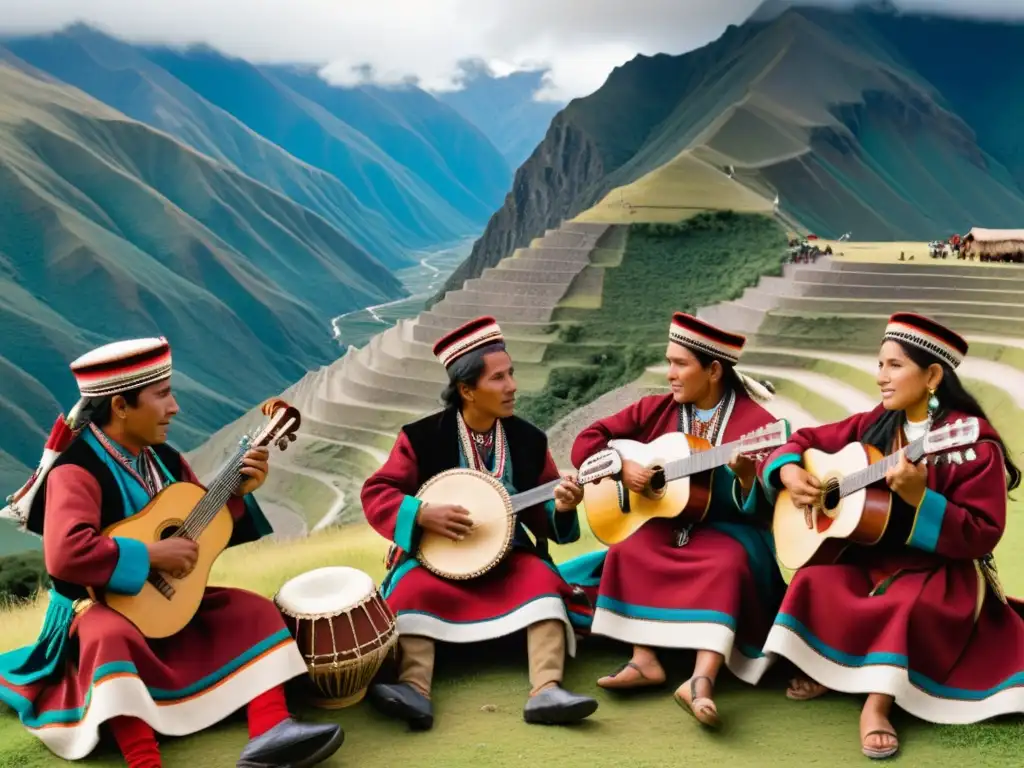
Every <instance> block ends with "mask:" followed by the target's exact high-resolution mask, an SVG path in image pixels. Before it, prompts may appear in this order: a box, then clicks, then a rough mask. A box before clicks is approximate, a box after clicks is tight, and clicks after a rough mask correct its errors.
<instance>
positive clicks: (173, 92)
mask: <svg viewBox="0 0 1024 768" xmlns="http://www.w3.org/2000/svg"><path fill="white" fill-rule="evenodd" d="M5 44H6V46H7V48H8V49H9V50H10V51H11V52H12V53H13V54H15V55H16V56H17V57H18V58H19V59H21V60H22V61H25V62H28V63H29V64H31V65H32V66H33V67H37V68H38V70H41V71H45V72H47V73H48V74H49V75H51V76H52V77H54V78H57V79H58V80H60V81H62V82H65V83H67V84H69V85H72V86H74V87H76V88H79V89H81V90H83V91H85V92H86V93H88V94H89V95H90V96H93V97H94V98H96V99H98V100H99V101H102V102H103V103H105V104H107V105H109V106H111V107H113V108H114V109H116V110H118V111H119V112H123V113H124V114H125V115H128V116H129V117H131V118H133V119H135V120H138V121H139V122H142V123H146V124H147V125H151V126H153V127H154V128H158V129H159V130H162V131H164V132H166V133H168V134H170V135H172V136H174V137H175V138H176V139H178V140H179V141H182V142H183V143H185V144H188V145H189V146H191V147H193V148H194V149H196V150H198V151H199V152H202V153H203V154H205V155H208V156H209V157H212V158H213V159H215V160H218V161H220V162H222V163H225V164H227V165H231V166H234V167H235V168H237V169H238V170H239V171H241V172H242V173H245V174H246V175H248V176H249V177H251V178H253V179H255V180H256V181H259V182H261V183H263V184H266V185H267V186H268V187H270V188H271V189H273V190H275V191H277V192H280V193H282V194H284V195H285V196H287V197H289V198H291V199H292V200H294V201H295V202H297V203H299V204H300V205H302V206H304V207H306V208H308V209H309V210H311V211H313V212H314V213H318V214H320V215H321V216H323V217H324V218H325V219H326V220H327V221H329V222H330V223H331V224H333V225H334V226H335V227H337V228H338V229H339V230H340V231H341V232H342V233H344V234H345V235H346V237H348V239H350V240H352V242H354V243H356V244H357V245H359V246H360V247H362V248H363V249H364V250H366V251H367V252H368V253H370V254H372V255H373V256H375V257H376V258H377V259H378V260H380V261H381V263H383V264H385V265H387V266H389V267H391V268H400V267H402V266H405V265H407V264H408V263H410V260H409V258H408V257H407V256H405V255H404V253H403V250H404V248H406V247H409V246H411V245H413V244H414V242H415V240H414V239H413V238H411V237H410V238H408V240H407V241H405V242H403V240H402V239H401V238H400V237H398V236H396V235H394V234H393V233H392V232H391V231H390V229H389V224H388V222H387V221H386V220H385V218H384V216H382V215H381V214H380V213H379V212H377V211H372V210H370V209H368V208H367V207H366V206H364V205H363V204H362V203H361V202H360V201H359V200H358V199H357V198H356V197H355V195H353V193H352V192H351V191H350V190H349V189H348V188H346V187H345V186H344V185H343V184H342V183H341V182H340V181H339V180H338V179H336V178H335V177H334V176H332V175H331V174H329V173H327V172H325V171H323V170H321V169H319V168H315V167H313V166H310V165H308V164H306V163H303V162H301V161H300V160H298V159H297V158H295V157H293V156H291V155H289V154H288V153H287V152H285V151H284V150H283V149H281V148H280V147H278V146H276V145H275V144H272V143H271V142H269V141H267V140H266V139H265V138H263V137H262V136H259V135H258V134H256V133H254V132H253V131H252V130H250V129H249V128H247V127H246V126H245V125H243V124H242V123H241V122H239V121H238V120H236V119H235V118H234V117H232V116H231V115H229V114H228V113H227V112H225V111H224V110H222V109H220V108H219V107H216V106H214V105H212V104H210V103H209V102H208V101H206V100H205V99H203V98H202V97H201V96H199V94H197V93H195V92H194V91H192V90H191V89H190V88H188V87H187V86H186V85H185V84H184V83H181V82H180V81H178V80H176V79H175V78H174V77H173V76H171V75H170V74H169V73H168V72H166V71H164V70H162V69H161V68H160V67H158V66H157V65H156V64H154V63H153V62H151V61H150V60H149V59H147V58H146V57H145V56H143V55H142V54H141V53H140V52H139V51H138V50H137V49H135V48H134V47H133V46H131V45H128V44H127V43H123V42H121V41H119V40H116V39H114V38H111V37H108V36H106V35H103V34H101V33H99V32H96V31H94V30H91V29H89V28H88V27H84V26H81V25H78V26H75V27H72V28H70V29H68V30H66V31H64V32H61V33H57V34H53V35H47V36H40V37H26V38H15V39H8V40H6V41H5Z"/></svg>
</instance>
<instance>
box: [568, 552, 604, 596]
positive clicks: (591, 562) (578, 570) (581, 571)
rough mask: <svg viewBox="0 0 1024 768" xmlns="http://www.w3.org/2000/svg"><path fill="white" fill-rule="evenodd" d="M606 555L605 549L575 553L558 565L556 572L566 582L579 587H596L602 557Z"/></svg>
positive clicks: (601, 565) (598, 581) (602, 563)
mask: <svg viewBox="0 0 1024 768" xmlns="http://www.w3.org/2000/svg"><path fill="white" fill-rule="evenodd" d="M607 556H608V550H607V549H599V550H597V551H595V552H587V553H586V554H583V555H577V556H576V557H574V558H572V560H566V561H565V562H564V563H562V564H561V565H559V566H558V572H559V573H560V574H561V575H562V578H563V579H565V581H566V583H568V584H576V585H578V586H581V587H596V586H598V585H599V584H600V583H601V569H602V568H603V567H604V559H605V558H606V557H607Z"/></svg>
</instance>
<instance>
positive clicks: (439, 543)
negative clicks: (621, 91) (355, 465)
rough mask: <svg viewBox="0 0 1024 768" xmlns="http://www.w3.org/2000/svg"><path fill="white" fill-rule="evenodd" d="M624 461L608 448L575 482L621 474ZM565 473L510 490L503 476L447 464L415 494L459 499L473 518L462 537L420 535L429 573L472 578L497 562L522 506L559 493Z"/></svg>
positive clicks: (419, 554)
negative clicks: (513, 492)
mask: <svg viewBox="0 0 1024 768" xmlns="http://www.w3.org/2000/svg"><path fill="white" fill-rule="evenodd" d="M621 471H622V462H621V461H620V460H619V456H618V454H617V453H616V452H615V451H612V450H604V451H600V452H599V453H596V454H594V455H593V456H591V457H590V458H589V459H587V460H586V461H585V462H584V463H583V464H582V465H581V466H580V468H579V471H578V472H577V473H576V482H577V484H579V485H582V486H584V487H586V486H587V484H589V483H594V482H597V481H598V480H600V479H602V478H605V477H611V476H613V475H617V474H618V473H620V472H621ZM561 484H562V478H558V479H557V480H552V481H551V482H548V483H544V484H543V485H539V486H537V487H536V488H531V489H530V490H528V491H522V492H521V493H517V494H515V495H514V496H513V495H511V494H509V492H508V491H507V490H506V489H505V486H504V485H502V484H501V481H500V480H498V479H497V478H495V477H492V476H491V475H488V474H485V473H484V472H478V471H477V470H475V469H465V468H457V469H449V470H446V471H444V472H439V473H438V474H436V475H434V477H432V478H430V479H429V480H427V482H425V483H424V484H423V486H422V487H421V488H420V489H419V491H417V493H416V498H417V499H419V500H420V501H422V502H424V503H426V504H437V505H441V504H458V505H460V506H462V507H464V508H465V509H466V510H467V511H468V512H469V516H470V519H471V521H472V529H471V530H470V532H469V534H468V535H467V536H466V538H465V539H464V540H462V541H452V540H451V539H449V538H447V537H445V536H442V535H440V534H438V533H434V532H433V531H426V530H425V531H423V532H422V534H421V535H420V542H419V547H418V549H417V551H416V559H417V560H419V561H420V564H421V565H423V567H424V568H426V569H427V570H428V571H430V572H431V573H433V574H435V575H437V576H440V577H442V578H445V579H450V580H452V581H463V580H466V579H474V578H477V577H478V576H482V575H483V574H485V573H487V572H488V571H490V570H491V569H492V568H494V567H495V566H497V565H498V564H499V563H500V562H501V561H502V560H503V559H504V558H505V556H506V555H507V554H508V552H509V550H511V549H512V542H513V539H514V537H515V532H516V521H517V520H518V515H519V513H520V512H521V511H523V510H524V509H529V508H530V507H532V506H535V505H537V504H543V503H545V502H547V501H550V500H552V499H553V498H554V497H555V489H556V488H557V487H558V486H559V485H561Z"/></svg>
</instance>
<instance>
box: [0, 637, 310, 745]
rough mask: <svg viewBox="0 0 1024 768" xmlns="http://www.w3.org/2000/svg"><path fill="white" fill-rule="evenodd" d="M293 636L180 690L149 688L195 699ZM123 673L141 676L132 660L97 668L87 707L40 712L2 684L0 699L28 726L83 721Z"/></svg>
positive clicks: (168, 697)
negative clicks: (106, 685) (102, 688)
mask: <svg viewBox="0 0 1024 768" xmlns="http://www.w3.org/2000/svg"><path fill="white" fill-rule="evenodd" d="M291 639H292V636H291V634H290V633H289V632H288V630H287V629H281V630H278V631H277V632H275V633H274V634H272V635H270V636H269V637H267V638H265V639H264V640H262V641H260V642H259V643H257V644H256V645H253V646H251V647H250V648H249V649H248V650H247V651H245V652H244V653H242V654H241V655H239V656H236V657H235V658H234V659H232V660H231V661H230V662H228V663H227V664H225V665H224V666H223V667H221V668H220V669H218V670H217V671H215V672H212V673H211V674H209V675H207V676H206V677H204V678H202V679H201V680H198V681H196V682H195V683H193V684H192V685H189V686H187V687H185V688H181V689H178V690H166V689H163V688H150V687H149V686H146V690H147V691H148V692H149V695H150V696H151V697H152V698H153V700H154V701H159V702H163V703H173V702H176V701H180V700H182V699H187V698H191V697H193V696H195V695H197V694H202V693H204V692H205V691H208V690H210V689H211V688H213V687H214V686H216V685H217V684H219V683H220V682H222V681H223V680H224V679H225V678H227V677H229V676H230V675H232V674H234V673H235V672H237V671H238V670H239V669H241V668H242V667H244V666H245V665H247V664H249V663H251V662H253V661H255V660H256V659H258V658H259V657H260V656H262V655H264V654H265V653H267V652H269V651H271V650H273V649H274V648H275V647H277V646H278V645H281V644H282V643H284V642H287V641H289V640H291ZM122 675H132V676H134V677H139V671H138V669H136V667H135V665H134V664H132V663H131V662H130V661H114V662H110V663H108V664H103V665H101V666H99V667H97V668H96V671H95V672H94V673H93V678H92V685H90V686H89V692H88V693H87V694H86V696H85V702H84V706H81V707H72V708H70V709H55V710H49V711H46V712H43V713H42V714H40V715H36V714H35V711H34V710H35V707H34V706H33V704H32V702H31V701H29V700H28V699H26V698H25V697H24V696H21V695H20V694H17V693H15V692H14V691H11V690H9V689H6V688H2V687H0V702H3V703H4V704H6V705H7V706H9V707H10V708H11V709H13V710H14V711H15V712H17V713H18V718H19V719H20V720H21V724H22V725H23V726H25V727H26V728H42V727H44V726H47V725H76V724H78V723H80V722H81V721H82V718H83V717H85V713H86V711H88V709H89V704H90V702H91V701H92V695H93V693H94V692H95V690H96V686H97V685H99V684H100V683H101V682H103V680H104V679H105V678H108V677H114V676H122Z"/></svg>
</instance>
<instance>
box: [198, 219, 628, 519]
mask: <svg viewBox="0 0 1024 768" xmlns="http://www.w3.org/2000/svg"><path fill="white" fill-rule="evenodd" d="M624 234H625V232H624V230H622V229H621V228H615V227H609V226H608V225H604V224H575V223H567V224H566V225H564V226H563V227H562V228H560V229H558V230H553V231H550V232H547V233H546V234H545V235H544V236H543V237H541V238H538V239H536V240H534V241H533V243H531V245H530V247H528V248H520V249H518V250H516V252H515V253H513V254H512V255H511V256H510V257H509V258H507V259H505V260H504V261H502V262H501V264H499V265H498V266H497V267H495V268H492V269H489V270H487V272H486V273H485V274H484V275H482V276H481V277H480V278H478V279H475V280H473V281H470V282H468V283H467V284H466V286H465V287H464V288H463V289H462V290H460V291H455V292H452V293H450V294H449V295H448V296H447V297H446V299H445V301H443V302H441V303H440V304H437V305H436V306H434V307H433V309H431V310H430V311H425V312H422V313H421V314H420V315H419V316H418V317H415V318H411V319H402V320H399V321H398V323H397V324H395V325H394V326H392V327H391V328H389V329H388V330H386V331H384V332H383V333H380V334H378V335H376V336H374V337H373V338H372V339H371V340H370V341H369V343H368V344H366V345H364V346H362V347H359V348H356V347H350V348H349V349H348V350H347V351H346V353H345V354H344V355H343V356H342V357H341V358H339V359H338V360H337V361H336V362H335V363H333V364H331V365H329V366H324V367H322V368H320V369H319V370H317V371H314V372H312V373H310V374H308V375H307V376H305V377H304V378H303V379H302V380H301V381H300V382H298V383H297V384H296V385H295V386H293V387H292V388H290V389H289V390H287V391H286V392H285V393H284V394H283V396H284V397H286V398H288V399H290V400H291V401H292V402H294V403H295V404H296V405H297V406H298V407H299V408H300V410H301V411H302V413H303V427H302V430H301V432H302V433H301V434H300V437H299V439H298V441H297V442H296V443H295V445H294V446H293V447H291V448H290V449H289V451H288V453H287V454H285V455H283V456H281V457H280V461H277V463H276V464H275V466H274V471H273V472H272V473H271V479H270V480H269V481H268V483H267V486H266V488H265V491H264V496H265V498H266V499H267V500H268V502H269V503H270V504H271V514H272V515H273V516H274V517H275V528H277V530H278V531H279V532H280V533H284V534H285V535H288V534H291V533H295V534H301V533H303V532H305V531H308V530H314V529H316V528H318V527H322V526H326V525H331V524H334V523H338V522H343V521H345V520H348V519H351V518H353V517H355V516H358V515H359V514H360V508H359V503H358V493H359V487H360V485H361V484H362V481H363V480H364V479H365V478H366V476H367V475H369V474H370V473H371V472H372V471H373V470H375V469H376V468H377V467H378V466H379V465H380V464H381V462H382V461H383V460H384V458H385V457H386V455H387V451H388V450H390V447H391V445H392V444H393V442H394V437H395V434H396V433H397V430H398V428H399V427H400V426H401V425H402V424H404V423H406V422H408V421H410V420H412V419H415V418H417V417H418V416H420V415H425V414H426V413H429V412H431V411H433V410H436V409H437V408H438V407H439V404H440V401H439V395H440V392H441V389H442V388H443V386H444V383H445V377H444V371H443V369H441V368H440V366H439V365H438V364H437V361H436V360H435V358H434V357H433V355H432V353H431V347H432V345H433V343H434V342H435V341H436V340H437V339H438V338H440V336H442V335H443V334H444V333H445V332H447V331H449V330H451V329H453V328H455V327H457V326H458V325H460V324H462V323H463V322H465V321H466V320H468V319H470V318H472V317H475V316H477V315H480V314H485V313H488V314H493V315H494V316H495V317H497V318H498V320H499V321H500V322H501V324H502V327H503V329H504V331H505V333H506V335H507V336H508V340H509V341H508V344H509V348H510V350H511V352H512V354H513V355H514V356H515V358H516V361H517V377H518V379H519V383H520V387H521V389H522V390H523V391H526V392H530V391H538V390H540V389H541V388H543V387H544V385H545V383H546V381H547V377H548V375H549V373H550V371H551V369H552V368H553V367H557V366H558V365H560V363H558V362H554V363H551V362H549V361H547V360H546V359H545V350H546V348H547V346H548V345H549V344H550V343H551V342H552V341H554V340H555V333H554V330H555V324H554V323H553V316H554V314H555V312H556V311H557V308H558V305H559V304H560V303H561V302H562V300H563V298H564V297H566V296H567V295H569V296H578V294H579V293H580V290H582V289H581V288H580V286H581V285H583V284H584V282H585V280H586V278H584V277H583V273H584V272H585V271H586V270H587V268H588V267H590V266H591V265H592V264H594V263H599V264H601V263H613V262H615V260H616V259H617V258H619V257H621V251H622V248H623V245H624ZM598 291H599V287H598ZM259 419H260V417H259V414H258V413H250V414H248V415H247V416H246V417H245V418H244V419H242V420H240V421H238V422H235V423H233V424H230V425H228V426H227V427H225V428H224V429H222V430H221V431H220V432H218V433H216V434H215V435H214V436H213V437H212V438H211V439H210V441H209V442H207V443H206V444H204V445H203V446H202V447H201V448H199V449H197V450H196V451H195V452H194V453H193V454H191V456H190V458H191V460H192V462H193V463H194V465H195V466H196V467H197V471H199V472H200V474H201V475H202V474H205V473H209V472H212V471H214V470H215V469H216V468H217V466H218V465H219V463H220V462H221V461H223V460H224V459H225V458H226V457H227V455H229V453H230V452H231V451H232V450H233V449H234V446H235V445H236V441H237V438H238V436H239V435H240V433H241V431H242V430H243V429H246V428H251V427H252V426H254V425H255V424H257V423H258V422H259Z"/></svg>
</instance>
